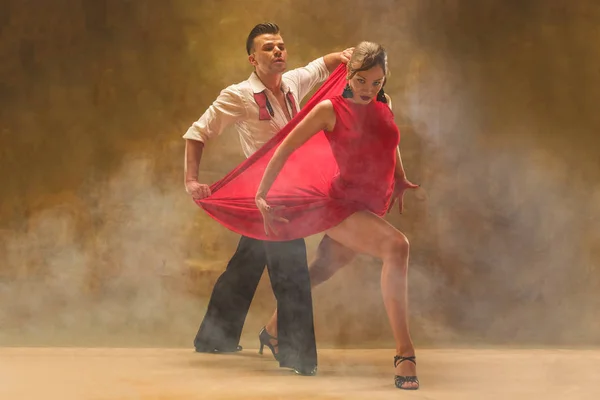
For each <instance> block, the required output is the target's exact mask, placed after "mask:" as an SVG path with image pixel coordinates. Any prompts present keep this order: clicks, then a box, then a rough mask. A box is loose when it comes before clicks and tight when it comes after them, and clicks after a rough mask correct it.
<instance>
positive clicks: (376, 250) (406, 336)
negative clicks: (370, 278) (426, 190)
mask: <svg viewBox="0 0 600 400" xmlns="http://www.w3.org/2000/svg"><path fill="white" fill-rule="evenodd" d="M327 234H328V235H329V236H330V237H331V238H332V239H334V240H335V241H337V242H339V243H340V244H342V245H343V246H346V247H348V248H349V249H352V250H354V251H356V252H360V253H366V254H370V255H372V256H374V257H377V258H380V259H382V260H383V269H382V271H381V292H382V295H383V302H384V304H385V309H386V312H387V315H388V319H389V321H390V325H391V327H392V331H393V333H394V339H395V341H396V354H398V355H400V356H404V357H409V356H413V355H415V350H414V346H413V343H412V340H411V337H410V333H409V329H408V288H407V276H408V253H409V244H408V240H407V239H406V236H404V235H403V234H402V233H401V232H400V231H398V230H397V229H396V228H394V227H393V226H392V225H390V224H389V223H387V222H386V221H385V220H383V219H382V218H379V217H378V216H376V215H375V214H372V213H370V212H367V211H361V212H358V213H355V214H353V215H351V216H350V217H348V218H347V219H346V220H344V221H343V222H342V223H341V224H339V225H338V226H336V227H335V228H332V229H330V230H329V231H327ZM396 375H401V376H415V375H416V366H415V364H413V363H412V362H410V361H405V362H403V363H400V364H398V366H397V367H396ZM402 387H403V388H416V387H418V384H417V383H415V382H406V383H404V384H403V386H402Z"/></svg>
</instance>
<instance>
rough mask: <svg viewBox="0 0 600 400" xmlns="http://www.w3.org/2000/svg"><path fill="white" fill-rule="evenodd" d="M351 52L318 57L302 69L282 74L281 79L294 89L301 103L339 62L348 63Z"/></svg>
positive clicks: (350, 50)
mask: <svg viewBox="0 0 600 400" xmlns="http://www.w3.org/2000/svg"><path fill="white" fill-rule="evenodd" d="M353 50H354V48H351V49H346V50H344V51H342V52H339V53H331V54H327V55H325V56H323V57H319V58H317V59H316V60H314V61H311V62H310V63H308V65H306V66H304V67H301V68H296V69H292V70H290V71H288V72H286V73H285V74H283V79H284V80H285V81H286V83H288V84H289V85H291V86H293V87H295V88H296V90H297V93H296V94H297V95H298V100H299V101H302V99H303V98H304V97H305V96H306V95H307V94H308V93H310V91H311V90H313V88H314V87H315V86H316V85H318V84H319V83H322V82H324V81H325V79H327V78H328V77H329V74H330V73H331V72H332V71H333V70H335V69H336V68H337V66H338V65H339V64H340V62H348V60H349V59H350V57H351V55H352V51H353Z"/></svg>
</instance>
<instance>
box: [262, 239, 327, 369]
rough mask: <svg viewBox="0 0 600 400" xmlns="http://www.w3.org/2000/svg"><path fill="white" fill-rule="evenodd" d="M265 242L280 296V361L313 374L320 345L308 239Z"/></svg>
mask: <svg viewBox="0 0 600 400" xmlns="http://www.w3.org/2000/svg"><path fill="white" fill-rule="evenodd" d="M264 243H265V249H266V253H267V268H268V270H269V277H270V279H271V285H272V286H273V292H274V293H275V297H276V299H277V310H278V339H279V340H278V343H279V365H280V366H281V367H289V368H294V369H295V370H296V371H297V372H300V373H302V374H306V375H311V374H313V373H314V372H315V370H316V366H317V349H316V343H315V329H314V322H313V308H312V296H311V290H310V278H309V275H308V265H307V261H306V246H305V244H304V239H297V240H292V241H289V242H264Z"/></svg>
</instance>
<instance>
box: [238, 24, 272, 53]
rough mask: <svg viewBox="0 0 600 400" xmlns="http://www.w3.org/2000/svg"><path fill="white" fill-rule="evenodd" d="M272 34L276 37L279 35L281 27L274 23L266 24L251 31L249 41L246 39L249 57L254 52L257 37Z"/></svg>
mask: <svg viewBox="0 0 600 400" xmlns="http://www.w3.org/2000/svg"><path fill="white" fill-rule="evenodd" d="M267 33H270V34H272V35H276V34H278V33H279V27H278V26H277V24H275V23H273V22H266V23H264V24H258V25H256V26H255V27H254V28H252V30H251V31H250V34H249V35H248V39H246V51H247V52H248V55H250V53H251V52H252V48H253V47H254V39H255V38H256V37H257V36H260V35H264V34H267Z"/></svg>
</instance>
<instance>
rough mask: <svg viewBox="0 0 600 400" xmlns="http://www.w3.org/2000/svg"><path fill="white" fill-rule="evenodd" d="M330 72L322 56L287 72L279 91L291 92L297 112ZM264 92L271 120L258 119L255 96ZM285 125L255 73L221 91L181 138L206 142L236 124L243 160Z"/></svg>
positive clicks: (279, 106) (272, 99) (276, 104)
mask: <svg viewBox="0 0 600 400" xmlns="http://www.w3.org/2000/svg"><path fill="white" fill-rule="evenodd" d="M328 76H329V71H328V70H327V67H326V66H325V61H324V60H323V57H321V58H318V59H316V60H314V61H312V62H310V63H309V64H308V65H307V66H305V67H302V68H296V69H293V70H291V71H287V72H286V73H284V74H283V76H282V79H281V89H282V91H283V93H284V94H285V95H287V94H288V92H291V94H292V96H293V97H294V100H295V103H296V104H295V106H296V110H295V111H296V112H298V111H299V107H300V102H301V101H302V99H303V98H304V96H306V95H307V94H308V93H309V92H310V91H311V90H312V89H313V88H314V87H315V85H317V84H319V83H321V82H323V81H325V79H327V77H328ZM263 91H264V92H265V94H266V95H267V98H268V99H269V102H270V103H271V107H272V109H273V112H274V115H273V116H272V117H271V119H270V120H263V121H261V120H259V116H258V110H259V107H258V104H256V101H255V100H254V94H255V93H261V92H263ZM286 104H287V107H288V112H289V114H290V115H293V113H292V110H291V108H290V107H292V105H291V104H289V102H288V101H287V99H286ZM287 123H288V119H287V117H286V115H285V113H284V111H283V109H282V108H281V105H280V104H279V102H278V101H277V100H276V99H275V96H274V95H273V93H272V92H271V91H270V90H269V89H267V88H266V87H265V85H263V83H262V82H261V81H260V79H259V78H258V76H257V75H256V73H255V72H253V73H252V74H251V75H250V77H249V78H248V79H247V80H245V81H243V82H240V83H237V84H235V85H231V86H229V87H227V88H225V89H223V90H222V91H221V93H220V94H219V97H217V99H216V100H215V101H214V102H213V103H212V104H211V106H210V107H208V109H207V110H206V111H205V112H204V114H203V115H202V116H201V117H200V119H199V120H198V121H196V122H194V123H193V124H192V126H191V127H190V128H189V129H188V130H187V132H186V133H185V135H183V138H184V139H192V140H199V141H201V142H206V141H207V140H208V139H210V138H212V137H215V136H218V135H220V134H221V133H222V132H223V130H224V129H225V128H226V127H227V126H229V125H231V124H235V125H236V128H237V131H238V133H239V135H240V142H241V144H242V150H243V151H244V154H245V155H246V157H249V156H250V155H251V154H252V153H254V152H255V151H256V150H258V149H259V148H260V147H261V146H263V145H264V144H265V143H266V142H267V141H269V139H271V138H272V137H273V136H274V135H275V134H276V133H277V132H279V131H280V130H281V128H283V127H284V126H285V125H286V124H287Z"/></svg>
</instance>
